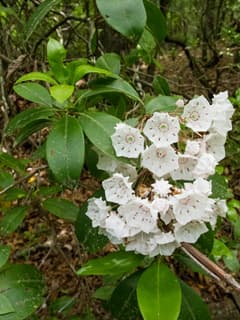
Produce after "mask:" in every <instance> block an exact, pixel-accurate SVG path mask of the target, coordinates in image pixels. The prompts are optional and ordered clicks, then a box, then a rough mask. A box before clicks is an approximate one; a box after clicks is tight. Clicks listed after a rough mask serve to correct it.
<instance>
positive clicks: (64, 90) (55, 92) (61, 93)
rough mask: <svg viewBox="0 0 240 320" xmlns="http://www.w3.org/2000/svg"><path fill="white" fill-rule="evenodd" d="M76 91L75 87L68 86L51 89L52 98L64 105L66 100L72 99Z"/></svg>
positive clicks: (61, 85) (63, 85) (62, 85)
mask: <svg viewBox="0 0 240 320" xmlns="http://www.w3.org/2000/svg"><path fill="white" fill-rule="evenodd" d="M73 91H74V86H70V85H67V84H59V85H56V86H52V87H50V94H51V96H52V97H53V98H54V99H55V100H57V101H58V102H60V103H63V102H64V101H65V100H67V99H68V98H70V97H71V95H72V94H73Z"/></svg>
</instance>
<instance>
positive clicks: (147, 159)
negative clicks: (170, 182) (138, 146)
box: [142, 144, 178, 177]
mask: <svg viewBox="0 0 240 320" xmlns="http://www.w3.org/2000/svg"><path fill="white" fill-rule="evenodd" d="M142 166H143V167H144V168H147V169H149V170H150V171H151V172H152V173H154V174H155V175H156V176H157V177H162V176H164V175H165V174H167V173H170V172H171V171H173V170H175V169H177V168H178V156H177V154H176V152H175V151H174V149H173V148H172V147H167V148H157V147H156V146H155V145H154V144H152V145H151V146H150V147H148V148H147V149H146V150H145V151H144V153H143V154H142Z"/></svg>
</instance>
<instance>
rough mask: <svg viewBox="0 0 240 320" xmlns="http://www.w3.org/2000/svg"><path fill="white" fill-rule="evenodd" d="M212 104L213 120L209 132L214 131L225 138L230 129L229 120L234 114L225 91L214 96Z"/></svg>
mask: <svg viewBox="0 0 240 320" xmlns="http://www.w3.org/2000/svg"><path fill="white" fill-rule="evenodd" d="M212 102H213V104H212V109H213V113H214V119H213V123H212V126H211V131H215V132H217V133H218V134H220V135H222V136H224V137H225V136H226V135H227V132H228V131H230V130H231V129H232V123H231V120H230V119H231V117H232V115H233V113H234V108H233V105H232V104H231V102H230V101H229V99H228V93H227V91H224V92H220V93H219V94H217V95H214V98H213V100H212Z"/></svg>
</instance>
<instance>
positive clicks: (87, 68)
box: [73, 64, 117, 84]
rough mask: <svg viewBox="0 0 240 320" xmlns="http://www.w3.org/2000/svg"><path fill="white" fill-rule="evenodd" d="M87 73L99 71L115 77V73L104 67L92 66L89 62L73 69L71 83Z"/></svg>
mask: <svg viewBox="0 0 240 320" xmlns="http://www.w3.org/2000/svg"><path fill="white" fill-rule="evenodd" d="M89 73H99V74H103V75H105V76H108V77H111V78H116V77H117V75H116V74H114V73H112V72H111V71H108V70H106V69H102V68H98V67H95V66H92V65H91V64H84V65H80V66H78V67H77V68H76V69H75V71H74V76H73V84H75V83H76V82H77V81H78V80H80V79H82V78H83V77H84V76H86V75H87V74H89Z"/></svg>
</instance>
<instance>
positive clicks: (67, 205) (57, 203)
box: [43, 198, 79, 222]
mask: <svg viewBox="0 0 240 320" xmlns="http://www.w3.org/2000/svg"><path fill="white" fill-rule="evenodd" d="M43 208H44V209H47V210H48V211H50V212H51V213H52V214H54V215H55V216H57V217H59V218H62V219H66V220H69V221H71V222H74V221H76V219H77V215H78V212H79V208H78V207H77V206H76V205H75V204H74V203H73V202H71V201H69V200H65V199H59V198H55V199H54V198H53V199H47V200H45V201H43Z"/></svg>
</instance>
